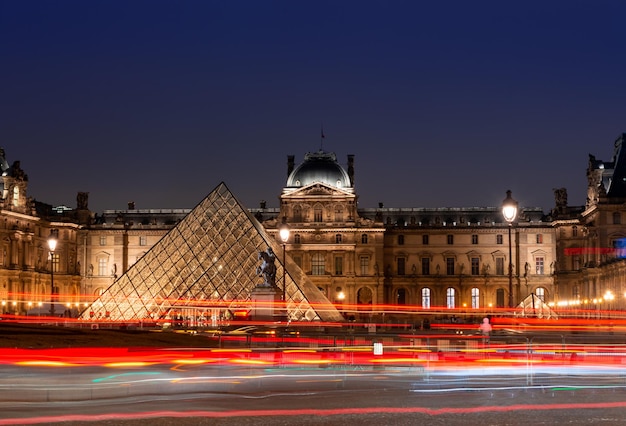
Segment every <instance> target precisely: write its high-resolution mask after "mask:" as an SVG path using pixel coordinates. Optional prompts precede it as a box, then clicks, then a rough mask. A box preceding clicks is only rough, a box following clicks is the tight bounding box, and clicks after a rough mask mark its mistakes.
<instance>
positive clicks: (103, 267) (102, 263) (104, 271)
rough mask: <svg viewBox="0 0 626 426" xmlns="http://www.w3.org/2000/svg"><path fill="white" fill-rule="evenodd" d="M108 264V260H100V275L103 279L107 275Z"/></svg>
mask: <svg viewBox="0 0 626 426" xmlns="http://www.w3.org/2000/svg"><path fill="white" fill-rule="evenodd" d="M107 263H108V262H107V260H106V259H98V275H100V276H101V277H102V276H105V275H107Z"/></svg>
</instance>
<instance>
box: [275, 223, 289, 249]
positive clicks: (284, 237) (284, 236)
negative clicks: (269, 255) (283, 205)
mask: <svg viewBox="0 0 626 426" xmlns="http://www.w3.org/2000/svg"><path fill="white" fill-rule="evenodd" d="M278 234H279V235H280V240H281V241H282V242H283V243H286V242H287V241H289V225H287V221H286V220H285V218H283V223H281V224H280V228H278Z"/></svg>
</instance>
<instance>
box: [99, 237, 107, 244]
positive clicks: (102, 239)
mask: <svg viewBox="0 0 626 426" xmlns="http://www.w3.org/2000/svg"><path fill="white" fill-rule="evenodd" d="M100 245H101V246H106V245H107V237H106V236H104V235H101V236H100Z"/></svg>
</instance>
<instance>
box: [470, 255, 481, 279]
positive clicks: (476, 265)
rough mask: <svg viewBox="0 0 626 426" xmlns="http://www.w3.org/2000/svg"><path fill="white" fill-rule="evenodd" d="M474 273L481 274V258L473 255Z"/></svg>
mask: <svg viewBox="0 0 626 426" xmlns="http://www.w3.org/2000/svg"><path fill="white" fill-rule="evenodd" d="M472 275H480V260H479V258H477V257H472Z"/></svg>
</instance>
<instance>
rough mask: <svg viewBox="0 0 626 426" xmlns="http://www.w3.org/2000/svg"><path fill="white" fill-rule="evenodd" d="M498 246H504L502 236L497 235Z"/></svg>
mask: <svg viewBox="0 0 626 426" xmlns="http://www.w3.org/2000/svg"><path fill="white" fill-rule="evenodd" d="M496 244H502V234H498V235H496Z"/></svg>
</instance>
